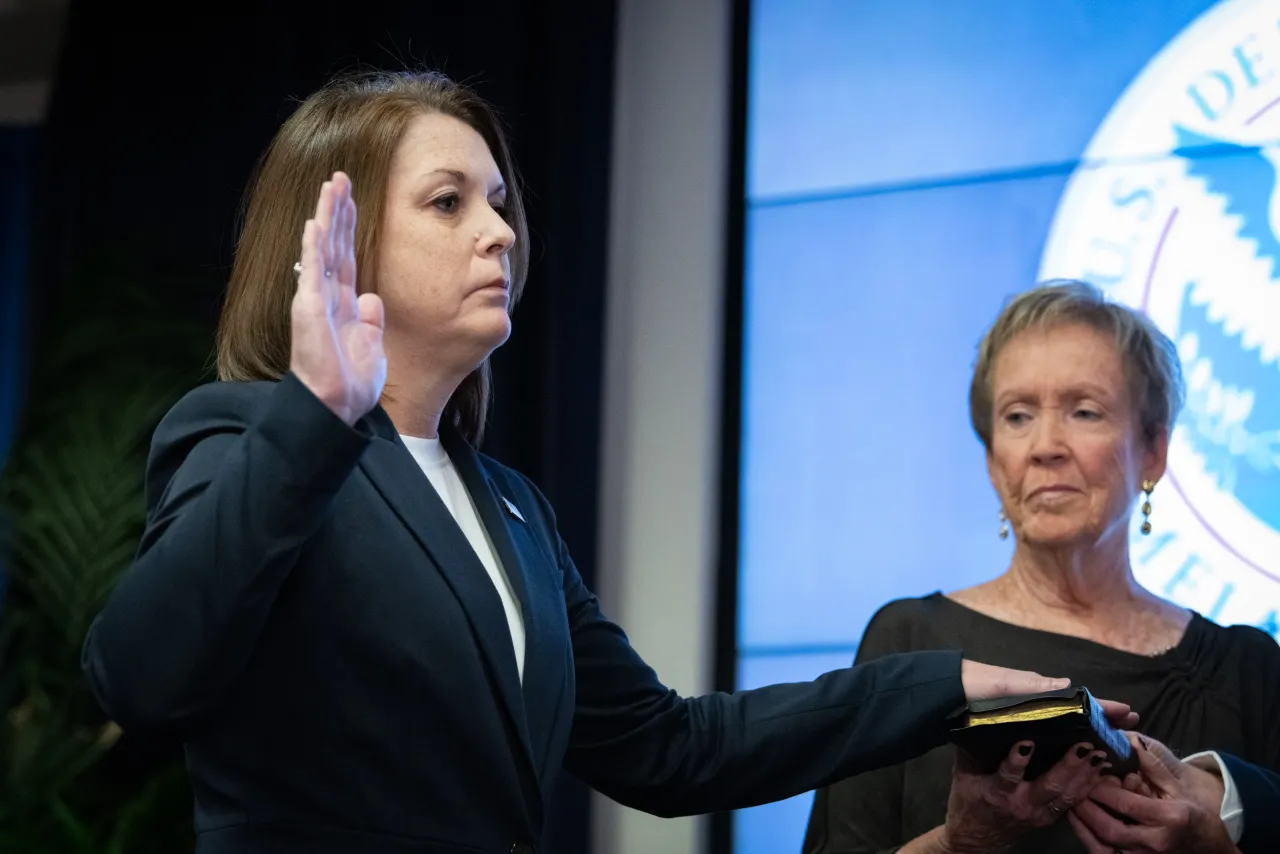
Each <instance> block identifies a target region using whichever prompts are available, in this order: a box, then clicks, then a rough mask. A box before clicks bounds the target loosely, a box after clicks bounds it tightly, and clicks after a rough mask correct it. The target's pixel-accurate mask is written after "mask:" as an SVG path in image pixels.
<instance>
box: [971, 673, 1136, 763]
mask: <svg viewBox="0 0 1280 854" xmlns="http://www.w3.org/2000/svg"><path fill="white" fill-rule="evenodd" d="M951 724H952V726H951V734H950V738H951V741H952V743H954V744H955V745H956V746H958V747H960V748H962V749H963V750H964V751H965V752H966V753H968V754H969V755H970V756H972V757H973V758H974V759H975V760H977V762H978V764H979V765H980V767H981V768H982V769H983V770H984V771H986V772H988V773H989V772H992V771H995V770H996V769H997V768H999V767H1000V763H1001V762H1003V761H1004V759H1005V757H1006V756H1008V755H1009V751H1011V750H1012V749H1013V746H1014V745H1015V744H1017V743H1018V742H1020V741H1032V742H1035V752H1034V753H1033V754H1032V755H1031V762H1030V764H1029V765H1028V766H1027V772H1026V775H1025V779H1027V780H1034V779H1035V778H1036V777H1039V776H1040V775H1041V774H1043V773H1044V772H1045V771H1047V770H1049V768H1051V767H1052V766H1053V765H1054V763H1056V762H1057V761H1058V760H1059V759H1061V758H1062V757H1063V756H1065V755H1066V753H1067V751H1068V750H1070V749H1071V748H1072V747H1074V746H1075V745H1077V744H1080V743H1087V744H1091V745H1093V747H1094V749H1095V750H1104V751H1106V753H1107V761H1108V762H1110V763H1111V767H1110V768H1108V769H1107V770H1106V773H1108V774H1112V775H1114V776H1117V777H1123V776H1124V775H1125V774H1129V773H1131V772H1135V771H1137V770H1138V757H1137V755H1136V754H1135V753H1134V751H1133V747H1132V745H1130V744H1129V740H1128V739H1127V738H1125V736H1124V733H1122V732H1120V731H1119V730H1118V729H1116V728H1115V727H1113V726H1112V725H1111V724H1110V723H1109V722H1108V721H1107V718H1106V716H1105V715H1104V714H1103V713H1102V707H1101V706H1099V705H1098V702H1097V701H1096V700H1095V699H1094V698H1093V695H1092V694H1090V693H1089V691H1088V689H1086V688H1064V689H1062V690H1061V691H1049V692H1046V693H1043V694H1029V695H1023V696H1018V697H1002V698H1000V699H996V700H982V701H977V702H973V703H969V704H968V705H967V706H965V707H964V708H963V709H961V710H960V711H958V712H957V713H956V714H955V715H953V716H952V718H951Z"/></svg>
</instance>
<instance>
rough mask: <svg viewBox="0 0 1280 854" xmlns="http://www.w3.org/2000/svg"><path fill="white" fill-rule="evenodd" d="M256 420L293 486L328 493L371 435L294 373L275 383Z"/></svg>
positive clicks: (343, 477)
mask: <svg viewBox="0 0 1280 854" xmlns="http://www.w3.org/2000/svg"><path fill="white" fill-rule="evenodd" d="M256 426H257V429H258V431H259V433H260V434H261V435H262V437H263V438H264V439H265V440H266V441H267V443H268V444H270V445H271V447H272V448H273V449H274V450H275V452H276V453H277V454H279V455H280V457H281V459H282V460H283V461H284V462H285V470H286V471H287V472H288V477H289V480H290V483H289V485H290V486H292V487H295V488H301V489H305V490H308V491H315V492H322V493H326V494H333V493H336V492H337V491H338V489H340V488H341V487H342V485H343V483H345V482H346V479H347V478H348V477H349V476H350V474H351V469H352V468H354V467H355V465H356V463H357V462H358V461H359V459H360V455H361V454H362V453H364V449H365V448H366V447H367V446H368V445H369V440H370V435H369V434H368V433H367V432H365V431H364V430H360V429H356V428H353V427H350V426H348V425H347V424H346V422H344V421H343V420H342V419H341V418H339V417H338V416H337V415H334V414H333V412H332V411H331V410H330V409H329V407H327V406H325V405H324V403H322V402H321V401H320V398H318V397H316V396H315V394H313V393H312V391H311V389H309V388H307V387H306V386H305V385H303V383H302V381H301V380H300V379H298V378H297V377H296V376H295V375H294V374H292V373H289V374H286V375H285V376H284V377H283V378H282V379H281V380H280V382H279V383H277V384H276V387H275V388H274V389H273V390H272V392H271V399H270V400H269V401H268V403H267V406H266V408H265V409H264V410H263V412H262V415H261V417H260V418H259V419H258V423H257V425H256Z"/></svg>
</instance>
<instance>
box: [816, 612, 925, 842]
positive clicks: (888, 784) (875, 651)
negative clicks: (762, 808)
mask: <svg viewBox="0 0 1280 854" xmlns="http://www.w3.org/2000/svg"><path fill="white" fill-rule="evenodd" d="M907 628H908V627H907V626H906V625H904V624H903V621H902V620H900V619H898V617H897V612H896V609H895V608H894V606H893V605H892V604H891V605H887V606H885V607H884V608H881V609H880V610H879V611H878V612H877V613H876V615H875V616H874V617H872V618H871V621H870V623H868V624H867V629H866V631H865V632H864V633H863V636H862V641H861V642H860V643H859V644H858V654H857V657H856V658H855V659H854V664H855V666H861V665H865V664H868V663H870V662H873V661H877V660H880V659H882V658H883V657H884V656H888V655H895V654H898V653H900V652H901V651H903V650H904V649H909V648H910V644H909V643H906V642H904V639H903V637H902V636H903V634H904V632H905V631H906V630H907ZM905 774H906V767H905V765H904V764H902V763H901V762H899V763H897V764H894V765H888V766H886V767H883V768H876V769H874V770H872V771H868V772H867V773H865V774H859V775H857V776H855V777H849V778H847V779H844V780H838V781H836V782H834V783H832V784H830V785H829V786H824V787H822V788H821V789H819V790H818V791H817V792H816V793H815V794H814V799H813V808H812V809H811V811H810V813H809V823H808V825H807V826H806V828H805V835H804V845H803V847H802V852H803V854H889V853H890V852H895V851H897V850H898V849H899V848H901V847H902V846H903V845H905V844H906V843H907V841H908V840H907V839H906V838H905V836H904V834H903V830H902V828H903V811H902V804H903V787H904V777H905Z"/></svg>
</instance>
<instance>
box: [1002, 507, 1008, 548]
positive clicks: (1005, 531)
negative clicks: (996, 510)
mask: <svg viewBox="0 0 1280 854" xmlns="http://www.w3.org/2000/svg"><path fill="white" fill-rule="evenodd" d="M1000 539H1002V540H1007V539H1009V517H1008V516H1006V515H1005V512H1004V508H1003V507H1001V508H1000Z"/></svg>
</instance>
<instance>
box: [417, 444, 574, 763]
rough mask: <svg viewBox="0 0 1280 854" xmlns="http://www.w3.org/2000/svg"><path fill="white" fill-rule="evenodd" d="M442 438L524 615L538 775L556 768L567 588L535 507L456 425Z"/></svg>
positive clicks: (528, 710) (527, 693) (527, 698)
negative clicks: (505, 482)
mask: <svg viewBox="0 0 1280 854" xmlns="http://www.w3.org/2000/svg"><path fill="white" fill-rule="evenodd" d="M440 438H441V441H442V442H443V443H444V446H445V449H446V450H447V451H448V452H449V458H450V459H451V460H453V464H454V467H455V468H457V470H458V474H459V476H460V477H461V478H462V482H463V483H464V484H465V485H466V487H467V491H468V492H469V493H471V496H472V501H474V502H475V505H476V509H477V510H478V511H479V514H480V520H481V522H483V523H484V527H485V530H486V531H488V533H489V539H490V541H491V542H492V543H493V546H494V548H495V549H496V550H497V552H498V557H499V559H500V560H501V561H502V568H503V570H504V571H505V572H506V574H507V578H509V579H510V581H511V587H512V589H513V590H514V591H515V592H516V595H517V596H518V598H519V600H520V609H521V612H522V613H523V615H524V632H525V644H524V649H525V652H524V684H523V686H522V687H523V693H524V710H525V717H526V720H527V721H528V725H529V733H530V736H531V738H532V743H533V751H534V755H535V756H536V757H537V760H538V768H539V769H540V774H539V779H543V778H544V777H545V776H546V775H547V774H549V773H554V771H555V770H558V767H559V766H558V765H557V766H556V768H554V769H552V768H547V767H544V766H545V765H546V761H547V758H548V756H547V750H548V749H549V747H550V741H549V736H550V734H551V732H552V730H553V728H554V726H555V720H556V715H557V712H558V710H559V708H560V706H561V701H562V700H563V689H564V680H565V679H566V678H567V669H566V667H565V655H566V650H567V649H569V639H568V637H567V634H566V632H567V628H565V627H564V625H563V621H564V616H563V614H564V610H563V609H564V591H563V589H562V588H561V586H560V584H558V583H554V582H553V579H554V578H555V576H553V575H552V574H551V573H552V571H553V566H552V565H551V563H549V561H552V560H553V558H552V557H550V556H549V555H548V554H547V553H546V552H545V551H544V550H542V549H540V548H539V547H538V545H537V538H536V537H535V536H534V534H533V532H532V530H531V529H530V527H529V522H528V520H527V519H526V518H525V516H526V514H527V513H529V512H530V510H531V508H522V507H520V506H519V505H518V504H516V503H515V502H514V500H513V499H514V498H515V496H514V495H513V494H509V493H506V492H504V491H503V489H502V487H501V486H500V484H499V482H498V481H497V480H496V479H495V478H494V477H493V476H492V475H490V474H489V473H488V472H487V471H486V469H485V466H484V464H483V463H482V461H481V459H480V456H479V454H477V453H476V452H475V450H474V449H472V447H471V446H470V445H469V444H467V442H466V440H465V439H463V438H462V437H461V436H460V435H458V434H457V433H456V431H453V430H446V429H441V431H440Z"/></svg>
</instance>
